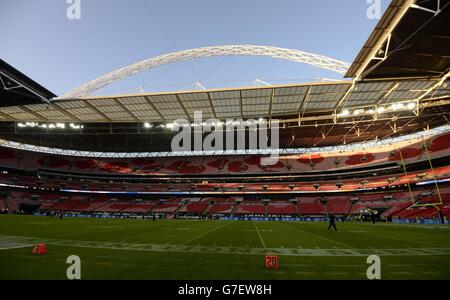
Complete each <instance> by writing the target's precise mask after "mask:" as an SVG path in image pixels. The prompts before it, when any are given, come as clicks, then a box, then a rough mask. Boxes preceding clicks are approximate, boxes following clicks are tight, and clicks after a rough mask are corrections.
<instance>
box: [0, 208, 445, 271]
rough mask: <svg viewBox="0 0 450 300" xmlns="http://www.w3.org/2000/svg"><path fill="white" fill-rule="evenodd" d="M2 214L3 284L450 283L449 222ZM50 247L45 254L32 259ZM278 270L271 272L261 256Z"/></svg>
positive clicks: (0, 265) (0, 261) (0, 262)
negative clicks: (77, 272)
mask: <svg viewBox="0 0 450 300" xmlns="http://www.w3.org/2000/svg"><path fill="white" fill-rule="evenodd" d="M337 226H338V229H339V231H338V232H334V231H331V230H330V231H328V230H327V224H326V223H323V222H253V221H198V220H157V221H156V222H152V221H151V220H129V219H79V218H64V219H63V220H59V219H52V218H49V217H35V216H6V215H1V216H0V279H65V278H66V269H67V267H68V265H67V264H66V258H67V257H68V256H69V255H72V254H75V255H78V256H79V257H80V258H81V276H82V279H366V270H367V267H368V264H367V263H366V259H367V256H369V255H370V254H377V255H379V256H380V257H381V276H382V279H450V226H445V225H440V226H434V225H398V224H376V225H372V224H368V223H338V224H337ZM39 241H42V242H47V243H48V245H47V248H48V254H45V255H42V256H34V255H31V250H32V248H33V247H32V245H33V244H34V243H36V242H39ZM266 253H274V254H278V256H279V269H278V270H266V269H265V254H266Z"/></svg>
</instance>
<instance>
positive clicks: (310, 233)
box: [282, 223, 355, 248]
mask: <svg viewBox="0 0 450 300" xmlns="http://www.w3.org/2000/svg"><path fill="white" fill-rule="evenodd" d="M282 224H284V225H286V226H288V227H291V228H293V229H295V230H297V231H300V232H303V233H306V234H309V235H312V236H315V237H316V238H319V239H322V240H325V241H328V242H332V243H336V244H340V245H343V246H345V247H348V248H355V247H353V246H350V245H349V244H345V243H341V242H338V241H335V240H331V239H327V238H326V237H323V236H320V235H317V234H314V233H312V232H308V231H304V230H301V229H298V228H297V227H294V226H290V225H289V224H286V223H282Z"/></svg>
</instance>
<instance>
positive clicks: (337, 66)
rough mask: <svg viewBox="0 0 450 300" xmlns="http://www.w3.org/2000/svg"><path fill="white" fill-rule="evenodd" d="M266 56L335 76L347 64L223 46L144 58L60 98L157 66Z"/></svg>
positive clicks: (284, 51) (289, 51)
mask: <svg viewBox="0 0 450 300" xmlns="http://www.w3.org/2000/svg"><path fill="white" fill-rule="evenodd" d="M230 55H233V56H268V57H273V58H279V59H284V60H289V61H293V62H301V63H306V64H309V65H312V66H315V67H318V68H321V69H325V70H330V71H333V72H336V73H339V74H345V72H346V71H347V69H348V68H349V67H350V64H349V63H346V62H342V61H339V60H336V59H333V58H330V57H327V56H323V55H318V54H313V53H308V52H303V51H300V50H292V49H285V48H279V47H272V46H255V45H223V46H212V47H202V48H195V49H188V50H181V51H176V52H172V53H168V54H163V55H159V56H155V57H151V58H149V59H145V60H142V61H139V62H136V63H134V64H131V65H128V66H126V67H123V68H120V69H118V70H115V71H112V72H110V73H107V74H105V75H103V76H100V77H98V78H96V79H94V80H91V81H89V82H87V83H85V84H83V85H81V86H79V87H77V88H76V89H74V90H72V91H70V92H67V93H65V94H64V95H62V96H61V98H77V97H83V96H88V95H89V94H91V93H92V92H94V91H96V90H98V89H100V88H102V87H105V86H107V85H110V84H112V83H114V82H116V81H119V80H122V79H124V78H126V77H128V76H131V75H134V74H136V73H139V72H142V71H146V70H149V69H152V68H155V67H158V66H161V65H165V64H169V63H173V62H177V61H183V60H190V59H196V58H202V57H210V56H230Z"/></svg>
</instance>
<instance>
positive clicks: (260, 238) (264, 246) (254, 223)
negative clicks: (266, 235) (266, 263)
mask: <svg viewBox="0 0 450 300" xmlns="http://www.w3.org/2000/svg"><path fill="white" fill-rule="evenodd" d="M253 225H255V229H256V232H257V233H258V236H259V240H260V241H261V245H262V246H263V248H266V243H264V240H263V238H262V236H261V233H260V232H259V229H258V226H256V222H255V221H253Z"/></svg>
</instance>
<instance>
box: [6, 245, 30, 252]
mask: <svg viewBox="0 0 450 300" xmlns="http://www.w3.org/2000/svg"><path fill="white" fill-rule="evenodd" d="M27 247H33V245H31V244H30V245H26V244H25V245H21V246H3V245H0V251H1V250H11V249H20V248H27Z"/></svg>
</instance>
